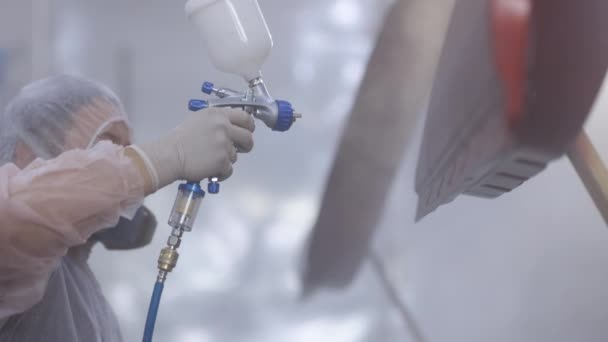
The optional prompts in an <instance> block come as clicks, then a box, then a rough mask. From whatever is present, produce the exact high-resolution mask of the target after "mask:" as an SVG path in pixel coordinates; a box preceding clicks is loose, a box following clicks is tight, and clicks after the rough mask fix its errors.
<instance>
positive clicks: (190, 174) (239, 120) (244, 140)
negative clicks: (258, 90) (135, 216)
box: [130, 108, 255, 191]
mask: <svg viewBox="0 0 608 342" xmlns="http://www.w3.org/2000/svg"><path fill="white" fill-rule="evenodd" d="M254 129H255V123H254V120H253V117H252V116H251V115H249V114H247V113H246V112H245V111H243V110H240V109H230V108H209V109H203V110H201V111H198V112H194V113H190V114H189V115H188V117H187V118H186V119H185V120H184V121H183V122H182V123H181V124H180V125H179V126H177V127H176V128H174V129H173V130H172V131H171V132H169V134H167V135H166V136H164V137H163V138H160V139H158V140H156V141H154V142H151V143H148V144H142V145H139V146H130V148H132V149H133V150H135V151H136V152H137V153H138V154H139V155H140V157H141V159H142V160H143V161H144V162H145V164H146V166H147V169H148V172H149V173H150V179H151V182H152V188H153V189H152V191H156V190H158V189H160V188H162V187H164V186H166V185H168V184H171V183H173V182H174V181H177V180H186V181H189V182H200V181H202V180H204V179H206V178H210V177H219V179H220V180H225V179H226V178H228V177H230V175H232V164H233V163H235V162H236V160H237V147H236V146H238V152H249V151H251V149H252V148H253V134H252V132H253V131H254Z"/></svg>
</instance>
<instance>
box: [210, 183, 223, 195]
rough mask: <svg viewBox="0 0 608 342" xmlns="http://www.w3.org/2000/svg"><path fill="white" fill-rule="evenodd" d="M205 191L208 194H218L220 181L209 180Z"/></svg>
mask: <svg viewBox="0 0 608 342" xmlns="http://www.w3.org/2000/svg"><path fill="white" fill-rule="evenodd" d="M207 191H208V192H209V193H210V194H219V193H220V183H219V182H217V181H210V182H209V184H208V185H207Z"/></svg>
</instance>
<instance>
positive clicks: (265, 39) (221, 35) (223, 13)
mask: <svg viewBox="0 0 608 342" xmlns="http://www.w3.org/2000/svg"><path fill="white" fill-rule="evenodd" d="M186 14H187V16H188V18H189V20H190V21H191V22H192V23H194V25H195V26H196V28H197V29H198V30H199V31H200V33H201V34H202V38H203V42H204V45H205V47H206V50H207V52H208V54H209V57H210V59H211V62H212V63H213V64H214V66H215V67H216V68H217V69H219V70H220V71H223V72H226V73H231V74H236V75H239V76H241V77H243V79H244V80H245V81H246V82H247V86H248V87H247V88H246V90H245V91H242V92H239V91H235V90H232V89H228V88H216V87H215V86H214V85H213V83H210V82H205V83H203V86H202V89H201V90H202V92H203V93H205V94H208V95H212V96H215V98H210V99H207V100H199V99H196V100H190V102H189V104H188V108H189V109H190V110H191V111H199V110H202V109H205V108H210V107H233V108H242V109H244V110H245V111H247V112H248V113H250V114H251V115H253V116H254V117H255V118H257V119H259V120H261V121H262V122H264V124H266V126H268V127H269V128H270V129H272V130H274V131H279V132H284V131H288V130H289V129H290V128H291V126H292V124H293V123H294V122H295V121H296V120H297V119H299V118H301V115H300V114H298V113H296V112H295V111H294V109H293V107H292V105H291V104H290V103H289V102H287V101H282V100H275V99H274V98H272V96H270V93H269V91H268V89H267V88H266V85H265V84H264V81H263V79H262V74H261V72H260V69H261V66H262V64H263V63H264V61H265V60H266V58H267V57H268V54H269V53H270V50H271V49H272V38H271V36H270V32H269V30H268V26H267V25H266V21H265V19H264V16H263V15H262V12H261V10H260V7H259V5H258V2H257V0H189V1H188V2H187V3H186ZM202 115H204V114H202ZM219 191H220V184H219V182H218V178H211V179H209V184H208V185H207V192H208V193H210V194H217V193H219ZM204 196H205V191H204V190H203V188H202V187H201V185H200V184H199V183H184V184H181V185H179V190H178V194H177V198H176V200H175V204H174V206H173V209H172V211H171V215H170V217H169V225H170V226H171V228H172V231H171V235H170V236H169V239H168V240H167V246H166V247H165V248H163V249H162V251H161V253H160V256H159V258H158V276H157V280H156V284H155V287H154V292H153V294H152V299H151V301H150V308H149V310H148V316H147V320H146V326H145V331H144V338H143V341H144V342H149V341H152V334H153V332H154V324H155V322H156V315H157V312H158V306H159V303H160V297H161V294H162V291H163V286H164V282H165V280H166V278H167V275H168V273H169V272H171V271H172V270H173V269H174V268H175V266H176V264H177V259H178V257H179V254H178V252H177V249H178V248H179V246H180V243H181V238H182V236H183V234H184V232H189V231H191V230H192V228H193V226H194V221H195V219H196V216H197V213H198V209H199V207H200V204H201V202H202V200H203V198H204Z"/></svg>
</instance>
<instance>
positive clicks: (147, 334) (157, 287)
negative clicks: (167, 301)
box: [143, 281, 165, 342]
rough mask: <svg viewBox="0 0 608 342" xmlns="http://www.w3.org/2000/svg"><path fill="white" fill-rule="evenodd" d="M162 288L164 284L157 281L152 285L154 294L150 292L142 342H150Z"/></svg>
mask: <svg viewBox="0 0 608 342" xmlns="http://www.w3.org/2000/svg"><path fill="white" fill-rule="evenodd" d="M164 287H165V284H164V283H162V282H159V281H157V282H156V284H154V292H152V298H151V299H150V307H149V308H148V317H147V318H146V328H145V330H144V339H143V342H152V335H153V334H154V324H155V323H156V315H157V314H158V307H159V305H160V297H161V296H162V294H163V288H164Z"/></svg>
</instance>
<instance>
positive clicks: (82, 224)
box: [0, 142, 144, 321]
mask: <svg viewBox="0 0 608 342" xmlns="http://www.w3.org/2000/svg"><path fill="white" fill-rule="evenodd" d="M143 187H144V184H143V180H142V179H141V176H140V174H139V171H138V169H137V167H136V166H135V165H134V163H133V162H132V160H131V159H130V158H128V157H127V156H125V154H124V148H122V147H121V146H118V145H114V144H112V143H109V142H100V143H98V144H97V145H96V146H94V147H93V148H92V149H89V150H71V151H67V152H64V153H63V154H61V155H60V156H59V157H57V158H55V159H51V160H42V159H37V160H35V161H34V162H32V163H30V164H29V165H28V166H27V167H26V168H24V169H23V170H20V169H19V168H17V167H16V166H15V165H14V164H6V165H4V166H2V167H0V321H2V319H4V318H6V317H9V316H11V315H14V314H16V313H20V312H23V311H25V310H27V309H28V308H30V307H32V306H33V305H34V304H36V303H37V302H38V301H40V300H41V298H42V296H43V294H44V291H45V288H46V284H47V282H48V279H49V276H50V274H51V273H52V271H53V270H54V269H55V268H56V267H57V265H58V264H59V261H60V259H61V257H62V256H64V255H65V254H66V253H67V250H68V249H69V248H70V247H73V246H77V245H82V244H84V243H85V242H86V241H87V239H88V238H89V237H90V236H91V235H92V234H93V233H95V232H96V231H98V230H100V229H103V228H106V227H110V226H113V225H115V224H116V223H117V222H118V220H119V219H120V216H124V217H127V218H131V217H132V216H133V215H134V214H135V211H136V210H137V208H138V207H139V206H140V205H141V202H142V200H143V197H144V189H143Z"/></svg>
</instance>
